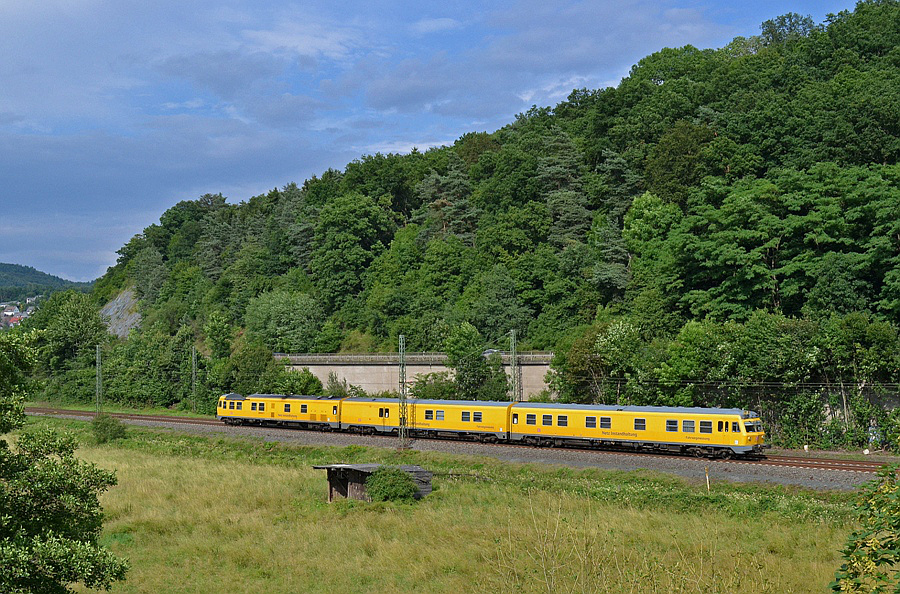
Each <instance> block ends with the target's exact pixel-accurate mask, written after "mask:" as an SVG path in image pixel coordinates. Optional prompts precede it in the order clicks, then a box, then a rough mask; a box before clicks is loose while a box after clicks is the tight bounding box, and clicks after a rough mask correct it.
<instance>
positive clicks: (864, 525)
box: [831, 466, 900, 592]
mask: <svg viewBox="0 0 900 594" xmlns="http://www.w3.org/2000/svg"><path fill="white" fill-rule="evenodd" d="M898 470H900V468H898V467H897V466H886V467H884V468H883V469H881V470H880V471H878V478H877V479H875V480H874V481H872V482H870V483H869V484H868V485H866V486H865V487H864V488H863V489H862V490H861V491H860V493H859V500H858V501H857V503H856V511H857V513H858V514H859V518H860V524H861V527H860V528H859V530H857V531H855V532H854V533H853V534H851V535H850V537H849V538H848V539H847V546H846V547H845V548H844V550H843V551H841V553H842V555H843V557H844V564H843V565H841V568H840V569H839V570H838V571H837V572H836V573H835V579H834V581H833V582H832V583H831V589H832V590H833V591H835V592H900V569H898V568H897V562H898V561H900V478H898V476H897V472H898Z"/></svg>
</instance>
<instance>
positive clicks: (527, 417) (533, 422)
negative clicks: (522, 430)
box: [525, 415, 537, 425]
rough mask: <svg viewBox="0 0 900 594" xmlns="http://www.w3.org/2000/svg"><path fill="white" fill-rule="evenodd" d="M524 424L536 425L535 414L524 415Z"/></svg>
mask: <svg viewBox="0 0 900 594" xmlns="http://www.w3.org/2000/svg"><path fill="white" fill-rule="evenodd" d="M525 424H526V425H537V415H525Z"/></svg>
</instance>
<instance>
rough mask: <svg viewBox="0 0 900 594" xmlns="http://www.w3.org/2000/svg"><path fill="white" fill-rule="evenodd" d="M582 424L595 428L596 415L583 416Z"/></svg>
mask: <svg viewBox="0 0 900 594" xmlns="http://www.w3.org/2000/svg"><path fill="white" fill-rule="evenodd" d="M584 426H585V427H587V428H588V429H596V428H597V417H585V418H584Z"/></svg>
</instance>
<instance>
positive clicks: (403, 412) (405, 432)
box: [399, 334, 409, 449]
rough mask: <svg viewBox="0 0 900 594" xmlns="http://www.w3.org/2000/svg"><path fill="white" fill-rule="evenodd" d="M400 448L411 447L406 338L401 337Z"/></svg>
mask: <svg viewBox="0 0 900 594" xmlns="http://www.w3.org/2000/svg"><path fill="white" fill-rule="evenodd" d="M399 375H400V448H401V449H406V448H408V447H409V410H408V407H407V405H406V337H405V336H404V335H402V334H401V335H400V373H399Z"/></svg>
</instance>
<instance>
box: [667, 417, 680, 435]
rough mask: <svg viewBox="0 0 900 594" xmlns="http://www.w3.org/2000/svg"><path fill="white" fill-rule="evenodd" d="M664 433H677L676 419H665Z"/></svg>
mask: <svg viewBox="0 0 900 594" xmlns="http://www.w3.org/2000/svg"><path fill="white" fill-rule="evenodd" d="M666 431H669V432H672V431H678V419H666Z"/></svg>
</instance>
